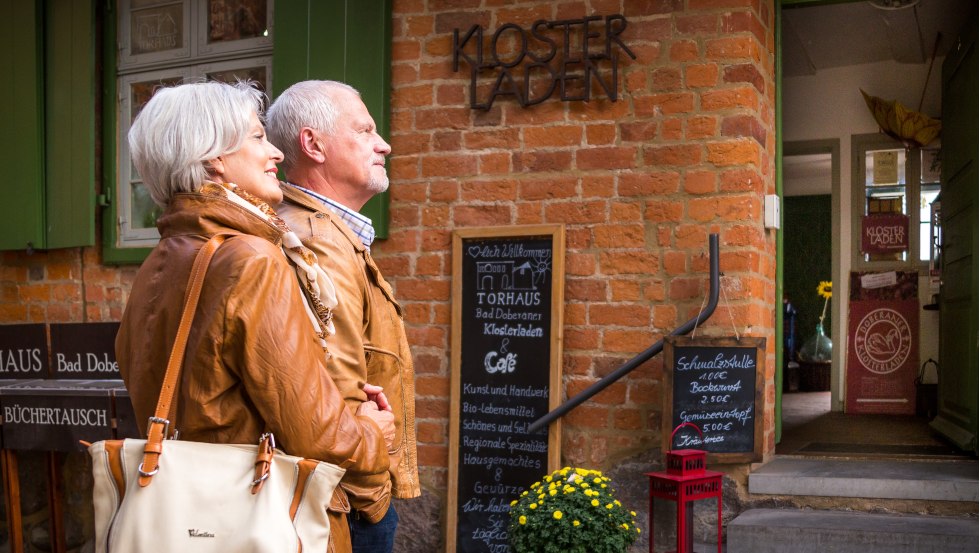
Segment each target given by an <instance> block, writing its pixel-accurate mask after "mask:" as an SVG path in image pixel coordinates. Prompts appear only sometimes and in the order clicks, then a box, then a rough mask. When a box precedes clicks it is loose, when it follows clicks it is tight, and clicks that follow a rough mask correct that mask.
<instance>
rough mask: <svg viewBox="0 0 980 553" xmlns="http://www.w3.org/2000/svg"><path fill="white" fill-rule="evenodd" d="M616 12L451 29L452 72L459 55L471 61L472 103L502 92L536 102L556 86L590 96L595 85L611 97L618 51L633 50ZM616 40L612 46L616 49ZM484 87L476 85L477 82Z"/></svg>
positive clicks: (575, 97)
mask: <svg viewBox="0 0 980 553" xmlns="http://www.w3.org/2000/svg"><path fill="white" fill-rule="evenodd" d="M626 25H627V22H626V18H625V17H623V16H622V15H620V14H614V15H607V16H605V17H602V16H599V15H592V16H588V17H583V18H581V19H563V20H559V21H545V20H543V19H539V20H538V21H535V22H534V23H532V24H531V26H530V28H523V27H521V26H520V25H517V24H516V23H505V24H504V25H501V26H500V27H499V28H498V29H497V30H496V31H494V32H493V34H492V35H490V38H489V42H487V41H485V40H484V37H485V36H486V34H485V32H484V29H483V27H481V26H479V25H473V26H472V27H470V29H469V30H468V31H466V33H464V34H460V31H459V29H454V30H453V71H454V72H458V71H459V60H460V58H462V59H464V60H465V61H466V62H467V63H468V64H469V66H470V107H471V108H473V109H482V110H489V109H490V108H491V107H492V106H493V102H494V101H495V100H496V99H497V98H498V97H500V96H512V97H514V98H515V99H516V100H517V102H518V103H519V104H520V105H521V106H525V107H526V106H533V105H535V104H540V103H541V102H543V101H545V100H547V99H548V98H550V97H551V96H552V95H554V93H555V90H558V92H559V95H560V97H561V99H562V100H563V101H586V102H587V101H589V100H591V99H592V90H593V87H594V86H595V87H598V88H599V89H601V90H602V92H603V93H604V94H605V96H606V98H608V99H610V100H611V101H613V102H615V101H616V99H617V97H618V93H617V91H618V89H619V53H618V50H622V51H623V52H625V53H626V54H627V55H628V56H629V57H630V58H632V59H636V54H634V53H633V52H632V51H631V50H630V49H629V48H628V47H627V46H626V44H625V43H624V42H623V40H622V38H621V37H620V35H622V34H623V31H625V30H626ZM614 45H615V49H614ZM481 84H483V85H486V86H478V85H481Z"/></svg>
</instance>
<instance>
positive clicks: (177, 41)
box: [129, 3, 184, 55]
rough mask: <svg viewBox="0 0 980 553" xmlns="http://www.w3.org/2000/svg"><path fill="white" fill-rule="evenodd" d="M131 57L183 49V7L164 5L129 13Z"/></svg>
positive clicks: (180, 5) (179, 5) (180, 4)
mask: <svg viewBox="0 0 980 553" xmlns="http://www.w3.org/2000/svg"><path fill="white" fill-rule="evenodd" d="M131 18H132V19H131V21H130V29H131V31H130V37H131V38H130V40H131V44H130V46H129V51H130V54H131V55H139V54H152V53H155V52H165V51H167V50H176V49H178V48H183V47H184V6H183V4H182V3H176V4H173V3H171V4H166V5H160V6H154V7H150V8H145V9H139V10H137V9H134V10H133V11H132V12H131Z"/></svg>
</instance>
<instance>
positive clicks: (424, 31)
mask: <svg viewBox="0 0 980 553" xmlns="http://www.w3.org/2000/svg"><path fill="white" fill-rule="evenodd" d="M404 22H405V32H406V34H407V35H408V36H426V35H430V34H432V32H433V31H434V30H435V18H433V17H432V16H429V15H413V16H409V17H405V18H404Z"/></svg>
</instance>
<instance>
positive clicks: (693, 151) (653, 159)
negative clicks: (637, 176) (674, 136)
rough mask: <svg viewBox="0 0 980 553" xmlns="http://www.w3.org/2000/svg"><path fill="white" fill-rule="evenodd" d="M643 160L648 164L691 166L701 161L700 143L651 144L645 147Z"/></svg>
mask: <svg viewBox="0 0 980 553" xmlns="http://www.w3.org/2000/svg"><path fill="white" fill-rule="evenodd" d="M643 161H644V162H646V164H647V165H656V166H658V167H662V166H665V165H667V166H671V165H673V166H690V165H697V164H698V163H701V146H700V145H699V144H678V145H676V146H659V147H658V146H650V147H647V148H644V149H643Z"/></svg>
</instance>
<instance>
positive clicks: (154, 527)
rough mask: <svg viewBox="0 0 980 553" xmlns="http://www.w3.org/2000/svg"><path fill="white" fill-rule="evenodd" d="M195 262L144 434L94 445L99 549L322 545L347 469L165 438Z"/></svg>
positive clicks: (262, 447)
mask: <svg viewBox="0 0 980 553" xmlns="http://www.w3.org/2000/svg"><path fill="white" fill-rule="evenodd" d="M224 238H225V237H224V236H221V235H219V236H215V237H213V238H212V239H211V240H209V241H208V242H207V243H206V244H205V245H204V247H203V248H201V251H200V253H198V255H197V257H196V258H195V260H194V265H193V267H192V268H191V276H190V282H189V285H188V292H187V297H186V299H185V302H184V309H183V313H182V315H181V319H180V326H179V328H178V331H177V338H176V340H175V342H174V347H173V349H172V350H171V354H170V359H169V361H168V364H167V373H166V376H165V377H164V382H163V386H162V388H161V390H160V399H159V401H158V403H157V406H156V411H155V413H154V416H153V417H151V418H150V424H149V429H148V438H147V439H146V440H129V439H127V440H105V441H101V442H96V443H94V444H92V445H91V446H90V447H89V448H88V451H89V454H90V455H91V456H92V473H93V476H94V479H95V483H94V487H93V495H94V502H95V540H96V543H95V551H98V552H113V553H117V552H118V553H150V552H153V553H167V552H173V553H196V552H216V553H217V552H228V551H235V552H256V553H257V552H263V553H265V552H278V551H290V552H296V551H314V552H324V551H327V546H328V542H329V538H330V524H329V522H328V519H327V505H328V504H329V502H330V499H331V497H332V495H333V491H334V488H336V487H337V484H338V483H339V482H340V478H341V477H342V476H343V475H344V469H342V468H340V467H338V466H336V465H333V464H330V463H325V462H322V461H316V460H312V459H303V458H300V457H293V456H290V455H286V454H284V453H283V452H281V451H279V450H276V449H275V441H274V439H273V437H272V436H271V435H269V434H266V435H264V436H262V438H261V439H260V440H259V444H258V445H239V444H210V443H200V442H182V441H177V440H165V438H166V437H167V435H168V434H169V425H170V421H168V420H166V416H167V414H168V413H169V412H170V405H171V402H172V400H173V395H174V390H175V388H176V385H177V383H178V382H179V380H180V370H181V360H182V359H183V358H184V350H185V348H186V346H187V336H188V333H189V331H190V326H191V322H192V320H193V318H194V310H195V308H196V306H197V300H198V298H199V297H200V294H201V287H202V285H203V282H204V275H205V273H206V272H207V266H208V263H209V262H210V261H211V257H212V256H213V255H214V252H215V251H216V250H217V249H218V246H220V245H221V243H222V242H223V241H224Z"/></svg>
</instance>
